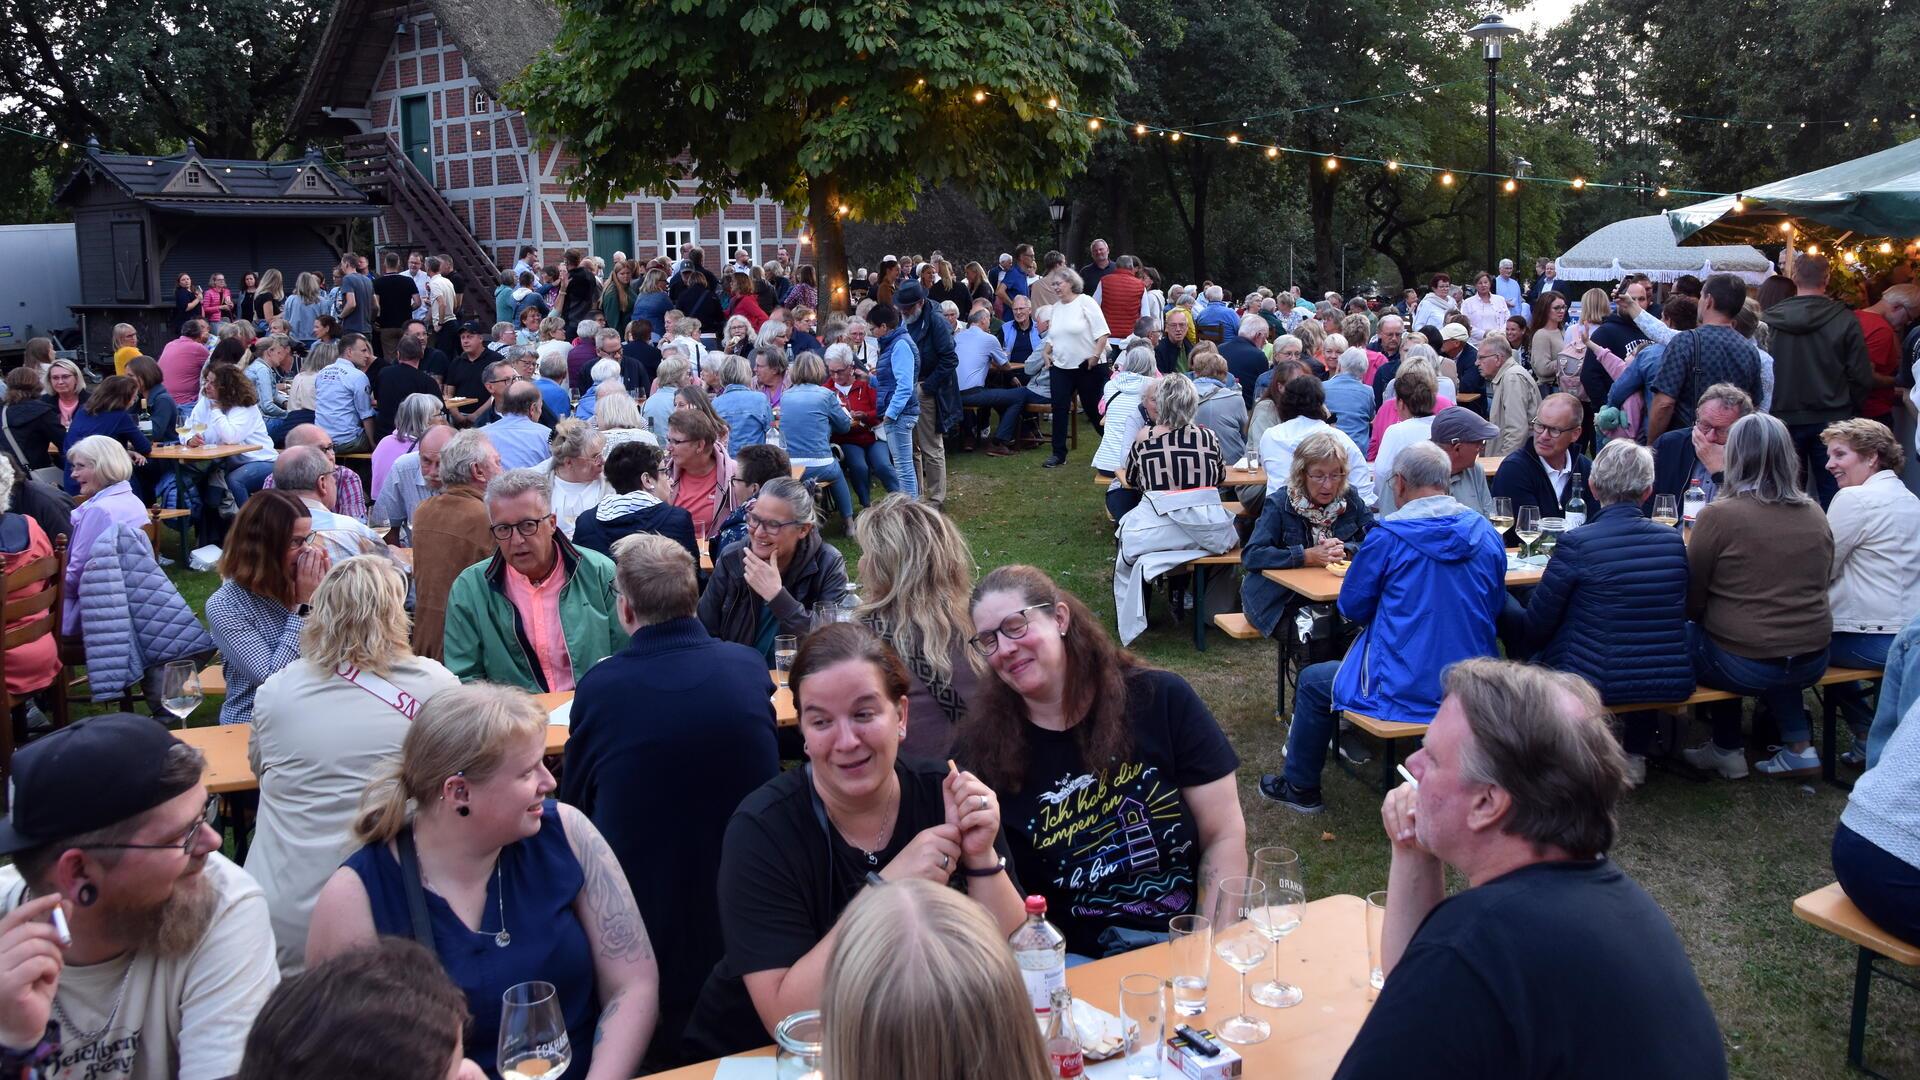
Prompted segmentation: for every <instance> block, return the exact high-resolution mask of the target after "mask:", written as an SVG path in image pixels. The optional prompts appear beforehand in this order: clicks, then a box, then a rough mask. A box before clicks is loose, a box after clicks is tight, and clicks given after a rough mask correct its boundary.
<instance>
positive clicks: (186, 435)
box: [173, 420, 193, 446]
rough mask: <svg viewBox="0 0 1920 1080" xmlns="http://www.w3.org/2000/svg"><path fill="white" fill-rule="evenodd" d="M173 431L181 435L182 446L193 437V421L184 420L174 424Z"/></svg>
mask: <svg viewBox="0 0 1920 1080" xmlns="http://www.w3.org/2000/svg"><path fill="white" fill-rule="evenodd" d="M173 433H174V434H175V435H177V436H179V437H180V445H181V446H185V445H187V440H188V439H191V438H193V423H192V421H189V420H182V421H180V422H179V423H177V424H175V425H174V426H173Z"/></svg>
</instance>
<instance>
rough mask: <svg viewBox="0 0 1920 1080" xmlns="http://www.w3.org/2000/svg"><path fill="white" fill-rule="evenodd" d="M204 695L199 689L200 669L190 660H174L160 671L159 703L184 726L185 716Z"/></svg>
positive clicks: (198, 704)
mask: <svg viewBox="0 0 1920 1080" xmlns="http://www.w3.org/2000/svg"><path fill="white" fill-rule="evenodd" d="M204 698H205V695H204V694H203V693H201V690H200V671H199V669H198V668H196V667H194V664H193V661H191V660H174V661H171V662H169V663H168V664H167V666H166V667H165V668H163V669H161V672H160V704H161V706H162V707H163V708H165V709H166V710H167V711H168V712H170V713H172V714H173V715H174V717H175V718H176V719H178V720H179V721H180V723H181V725H182V726H185V724H186V722H187V717H188V716H189V715H191V714H192V712H193V710H195V709H197V708H199V707H200V702H201V701H202V700H203V699H204Z"/></svg>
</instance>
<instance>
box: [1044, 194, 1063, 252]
mask: <svg viewBox="0 0 1920 1080" xmlns="http://www.w3.org/2000/svg"><path fill="white" fill-rule="evenodd" d="M1047 216H1048V217H1050V218H1052V219H1053V249H1054V250H1055V251H1058V250H1060V242H1061V230H1062V229H1064V228H1065V227H1066V223H1067V200H1065V199H1061V198H1055V199H1054V200H1053V201H1051V202H1049V203H1047Z"/></svg>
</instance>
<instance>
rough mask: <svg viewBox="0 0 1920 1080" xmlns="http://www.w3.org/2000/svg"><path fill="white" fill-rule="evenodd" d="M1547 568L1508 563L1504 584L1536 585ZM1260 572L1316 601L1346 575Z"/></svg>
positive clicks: (1335, 594) (1307, 570) (1334, 596)
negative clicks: (1521, 566)
mask: <svg viewBox="0 0 1920 1080" xmlns="http://www.w3.org/2000/svg"><path fill="white" fill-rule="evenodd" d="M1546 572H1547V571H1546V568H1545V567H1540V566H1528V567H1526V568H1524V569H1519V570H1516V569H1513V568H1512V566H1509V567H1508V568H1507V588H1509V589H1518V588H1523V587H1525V586H1528V585H1538V584H1540V579H1541V578H1542V577H1544V576H1545V575H1546ZM1260 573H1261V574H1262V575H1264V576H1265V577H1266V579H1267V580H1268V581H1271V582H1273V583H1275V584H1277V585H1279V586H1281V587H1282V588H1284V589H1286V590H1288V591H1289V592H1293V593H1296V594H1298V595H1299V596H1300V597H1302V598H1303V599H1307V600H1312V601H1314V602H1315V603H1325V602H1327V601H1329V600H1338V599H1340V586H1341V584H1342V583H1343V582H1344V581H1346V578H1344V577H1342V576H1340V575H1338V574H1335V573H1334V572H1333V571H1331V570H1329V569H1327V568H1326V567H1324V566H1302V567H1299V568H1298V569H1294V570H1262V571H1260Z"/></svg>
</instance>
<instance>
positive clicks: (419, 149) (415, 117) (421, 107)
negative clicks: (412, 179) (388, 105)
mask: <svg viewBox="0 0 1920 1080" xmlns="http://www.w3.org/2000/svg"><path fill="white" fill-rule="evenodd" d="M400 146H401V148H402V149H404V150H405V151H406V152H407V157H408V158H410V159H412V161H413V167H414V168H416V169H419V170H420V175H422V176H424V177H426V178H427V183H429V184H434V185H435V186H438V181H436V180H434V178H433V110H432V109H431V108H430V107H429V106H428V104H427V95H425V94H418V95H415V96H413V97H409V98H401V99H400Z"/></svg>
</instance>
